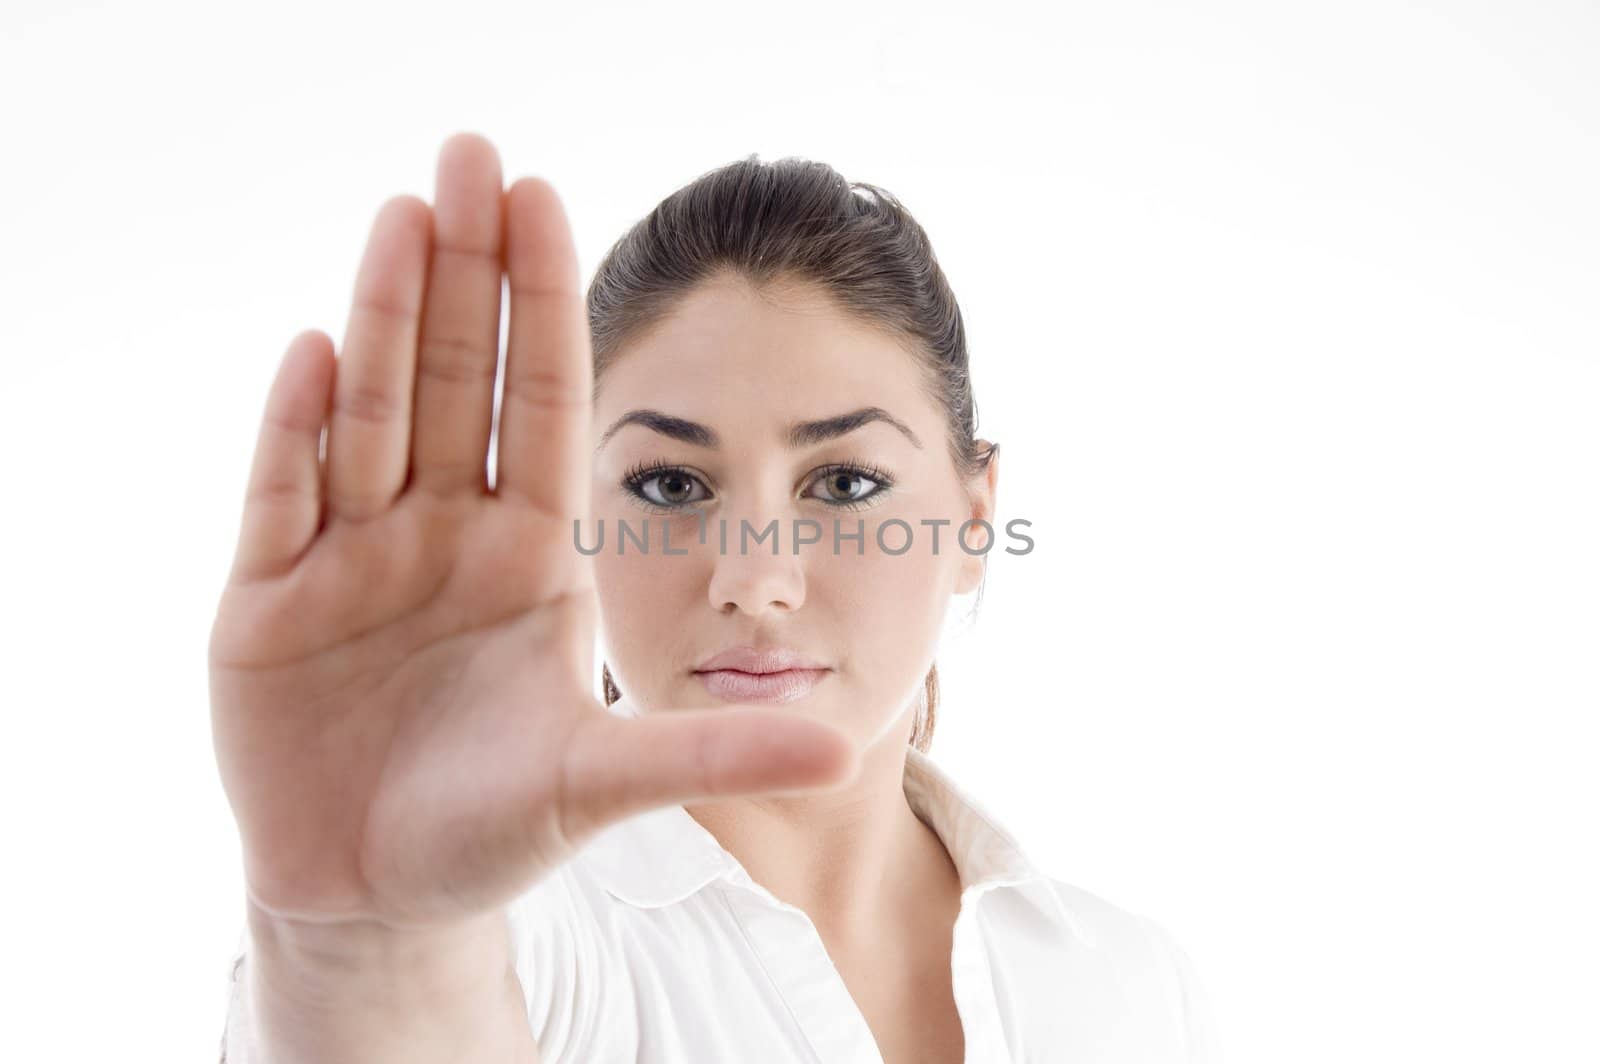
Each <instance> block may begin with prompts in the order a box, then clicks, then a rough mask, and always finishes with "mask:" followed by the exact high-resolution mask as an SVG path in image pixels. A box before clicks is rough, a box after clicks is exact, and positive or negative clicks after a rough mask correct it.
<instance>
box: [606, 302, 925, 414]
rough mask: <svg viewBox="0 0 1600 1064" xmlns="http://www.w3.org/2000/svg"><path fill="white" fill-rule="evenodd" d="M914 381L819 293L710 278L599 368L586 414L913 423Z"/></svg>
mask: <svg viewBox="0 0 1600 1064" xmlns="http://www.w3.org/2000/svg"><path fill="white" fill-rule="evenodd" d="M922 379H923V378H922V370H921V367H920V366H919V365H918V363H917V360H916V357H915V356H914V355H913V354H912V352H911V351H910V350H909V349H908V348H907V346H906V344H905V342H904V341H902V340H900V339H899V338H898V337H896V336H893V335H892V334H890V333H889V332H887V331H885V330H883V329H880V328H876V327H874V326H872V325H870V324H868V323H866V322H863V321H861V320H860V319H858V318H855V317H853V316H851V315H849V314H847V313H846V312H845V311H844V310H843V309H842V308H841V307H840V306H839V305H838V304H837V303H835V302H834V301H833V300H832V299H831V298H830V297H828V296H827V295H826V293H824V292H823V291H822V290H821V289H820V288H817V287H816V286H813V285H800V284H793V283H788V284H784V285H782V286H769V287H768V288H767V289H765V290H763V291H760V292H758V291H756V289H754V288H753V287H751V285H750V284H749V283H748V282H746V281H744V280H743V279H741V278H737V277H730V276H727V275H719V276H718V277H716V278H714V279H712V280H709V281H706V282H704V283H703V284H701V285H699V286H697V287H696V288H695V289H693V290H692V291H690V292H689V293H688V294H687V295H686V296H685V297H684V298H683V299H682V300H681V301H680V303H679V304H678V306H677V307H676V308H675V309H674V310H673V311H672V312H671V313H670V314H669V315H667V316H666V317H665V318H664V319H663V320H661V321H660V322H658V323H657V324H656V325H655V327H654V328H652V329H651V330H650V331H649V332H648V333H646V334H645V335H643V336H641V337H639V338H637V339H635V340H632V341H630V342H629V343H628V345H627V347H626V348H625V349H624V350H623V352H622V353H621V355H620V356H619V357H618V358H617V360H616V361H615V362H613V363H612V364H611V365H610V366H609V367H608V368H607V369H606V374H605V377H604V379H603V380H602V381H601V384H600V392H599V395H598V396H597V397H596V400H595V406H596V413H597V415H599V414H602V413H604V412H609V411H613V410H621V409H623V408H631V407H634V406H639V405H650V406H654V407H658V408H662V409H669V410H670V412H673V413H678V412H679V409H688V410H693V411H698V412H699V413H702V414H708V415H709V414H710V413H711V412H712V411H713V410H715V412H716V413H717V414H718V415H722V416H723V419H724V420H732V415H734V414H735V413H736V412H737V411H740V410H744V411H752V412H755V411H766V412H771V413H774V414H779V413H781V414H783V415H789V414H793V415H795V416H818V415H820V414H834V413H838V412H840V411H843V410H846V409H850V408H852V407H858V406H866V405H878V406H883V407H886V408H888V409H889V410H891V411H892V412H893V413H895V414H896V415H897V416H899V417H901V418H904V419H906V420H911V419H913V418H916V419H919V420H920V419H921V418H923V417H924V415H925V414H926V413H927V412H928V410H929V409H931V407H928V400H927V398H926V397H925V396H924V395H923V393H922ZM673 407H677V408H679V409H672V408H673ZM596 421H597V424H603V423H604V419H603V418H602V417H599V416H597V418H596Z"/></svg>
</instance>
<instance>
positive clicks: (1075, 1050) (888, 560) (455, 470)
mask: <svg viewBox="0 0 1600 1064" xmlns="http://www.w3.org/2000/svg"><path fill="white" fill-rule="evenodd" d="M436 201H437V202H436V203H435V204H434V205H433V206H432V207H431V208H430V207H429V205H427V204H426V203H423V202H422V201H420V200H417V199H415V198H413V197H398V198H396V199H394V200H391V201H390V202H389V203H388V204H386V205H385V208H384V210H382V211H381V212H380V214H379V216H378V219H377V221H376V223H375V225H374V229H373V233H372V236H371V239H370V241H369V244H368V247H367V252H366V255H365V256H364V258H363V261H362V264H361V267H360V271H359V274H358V279H357V284H356V293H355V300H354V306H353V309H352V312H351V317H350V322H349V326H348V331H347V333H346V337H345V343H344V347H343V350H342V353H341V355H340V356H339V358H338V360H337V362H336V361H335V358H334V355H333V350H332V345H331V343H330V342H329V341H328V340H327V339H326V337H324V335H323V334H321V333H318V332H307V333H303V334H301V336H299V337H297V338H296V340H295V341H294V343H293V344H291V346H290V349H289V351H288V354H287V355H286V357H285V359H284V361H283V364H282V365H281V367H280V369H279V373H278V375H277V378H276V379H275V381H274V383H273V386H272V390H271V393H270V395H269V397H268V400H267V409H266V413H265V416H264V417H263V421H262V427H261V430H260V437H259V440H258V443H257V448H256V454H255V458H254V461H253V464H252V468H251V473H250V486H249V489H248V491H247V499H246V504H245V510H244V517H243V522H242V529H241V533H240V539H239V544H238V549H237V553H236V558H235V563H234V566H233V570H232V572H231V574H230V576H229V580H228V584H227V587H226V589H225V590H224V593H223V596H222V601H221V603H220V605H219V608H218V613H217V618H216V622H215V624H214V627H213V630H212V639H211V646H210V667H211V681H212V683H211V691H212V712H213V726H214V732H215V738H216V749H217V755H218V762H219V766H220V769H221V773H222V778H223V782H224V786H225V790H226V792H227V794H228V798H229V801H230V803H231V805H232V807H233V810H234V813H235V816H236V817H237V819H238V821H239V825H240V834H241V839H242V843H243V851H244V862H245V873H246V881H247V885H248V888H249V890H248V894H249V896H248V901H247V931H248V934H249V944H250V945H249V950H248V953H247V954H246V956H244V957H242V958H241V960H242V961H243V963H242V964H241V965H238V966H237V970H238V971H239V973H240V980H239V986H240V990H239V991H238V992H237V993H236V994H235V998H234V1009H233V1012H232V1015H231V1017H230V1022H229V1025H228V1032H227V1035H226V1036H225V1038H226V1047H225V1048H226V1051H227V1054H228V1057H227V1059H229V1060H232V1061H239V1060H241V1059H259V1060H271V1061H274V1062H279V1061H291V1060H294V1061H298V1060H340V1061H359V1060H374V1061H376V1060H383V1061H397V1060H406V1061H411V1060H415V1061H426V1060H450V1061H474V1060H483V1061H490V1060H494V1061H507V1060H517V1061H532V1060H543V1061H546V1062H553V1061H568V1060H570V1061H590V1060H595V1061H611V1060H618V1061H622V1060H628V1061H633V1060H638V1061H652V1062H656V1061H659V1062H668V1061H671V1062H678V1061H695V1062H702V1061H704V1062H711V1061H747V1060H759V1061H818V1060H820V1061H826V1062H829V1064H832V1062H834V1061H878V1060H883V1061H895V1062H898V1061H919V1062H923V1061H928V1062H947V1061H948V1062H956V1061H962V1060H967V1061H985V1062H989V1061H993V1062H998V1061H1004V1060H1017V1061H1022V1060H1027V1061H1057V1060H1062V1061H1066V1060H1080V1059H1094V1060H1102V1061H1112V1060H1117V1061H1122V1060H1139V1061H1146V1060H1148V1061H1157V1060H1161V1061H1180V1060H1199V1059H1209V1057H1208V1054H1210V1053H1211V1052H1212V1050H1211V1048H1210V1046H1211V1042H1212V1037H1213V1036H1212V1035H1211V1031H1210V1022H1209V1017H1208V1015H1207V1013H1206V1011H1205V1005H1204V1001H1203V998H1202V997H1201V996H1200V991H1199V987H1198V984H1197V983H1196V982H1195V980H1194V977H1193V973H1192V970H1191V969H1190V967H1189V965H1188V963H1187V960H1186V958H1185V957H1184V956H1183V954H1182V952H1181V951H1180V950H1179V949H1178V948H1177V947H1176V946H1175V945H1174V944H1173V943H1172V941H1171V940H1170V938H1169V937H1168V936H1167V935H1166V934H1165V933H1164V931H1162V929H1161V928H1160V927H1159V926H1158V925H1156V924H1154V923H1153V922H1151V921H1149V920H1147V919H1144V918H1142V917H1139V916H1136V915H1133V914H1131V913H1127V912H1125V911H1123V910H1120V909H1118V908H1116V907H1114V906H1112V905H1110V904H1109V903H1107V902H1105V901H1103V900H1101V899H1099V898H1096V897H1095V896H1093V895H1091V894H1088V893H1087V892H1084V891H1080V890H1077V889H1075V888H1073V887H1071V886H1069V885H1067V884H1064V883H1060V882H1059V881H1056V880H1053V879H1050V878H1049V877H1047V876H1044V875H1043V874H1041V873H1040V872H1039V871H1038V869H1037V868H1036V867H1035V866H1033V865H1032V864H1031V862H1029V861H1028V860H1027V858H1026V857H1025V855H1024V854H1023V853H1022V851H1021V849H1020V847H1019V846H1018V845H1017V844H1016V842H1015V840H1013V839H1012V838H1011V836H1010V835H1009V834H1007V833H1006V832H1005V831H1004V830H1002V829H1001V828H999V827H998V826H996V825H995V824H994V823H993V821H992V818H989V817H987V816H986V815H985V814H984V813H983V811H982V810H981V809H980V808H979V807H978V806H977V805H976V804H975V803H974V802H973V801H972V800H971V799H970V797H968V796H967V795H965V794H964V793H963V792H962V791H960V790H959V789H958V788H957V787H956V786H955V784H954V783H953V781H951V780H950V779H949V778H948V777H947V776H945V775H944V774H943V773H942V772H940V770H939V769H938V768H937V767H936V766H935V764H934V763H933V761H932V760H931V759H930V758H929V757H928V756H927V754H926V750H927V743H928V739H929V737H930V736H931V733H932V728H933V721H934V714H935V711H936V705H937V702H936V700H937V687H936V673H935V671H934V668H933V658H934V655H935V651H936V649H937V642H938V636H939V632H940V630H941V627H942V623H943V620H944V615H945V609H946V607H947V605H948V602H949V598H950V596H951V595H954V594H961V593H966V592H971V591H974V590H976V589H978V588H979V587H980V585H981V581H982V577H983V574H984V557H985V556H984V554H983V553H982V552H974V551H971V550H963V549H957V547H956V545H955V542H954V536H955V535H956V533H957V531H958V530H960V526H962V525H963V524H964V523H967V522H975V521H984V522H988V521H990V519H991V518H992V517H993V514H994V504H995V495H996V484H997V476H998V462H997V461H996V453H997V449H996V448H995V447H994V446H993V445H991V444H989V443H987V442H986V441H983V440H979V439H976V438H975V437H974V434H973V430H974V423H975V411H974V406H973V401H972V396H971V391H970V387H969V383H968V372H967V358H966V349H965V341H964V336H963V332H962V324H961V317H960V314H959V311H958V309H957V306H956V303H955V300H954V298H953V296H952V295H951V294H950V291H949V289H948V286H947V285H946V283H945V281H944V278H943V275H942V274H941V272H940V271H939V268H938V266H937V264H936V262H935V260H934V257H933V253H932V250H931V248H930V247H929V245H928V243H927V240H926V237H925V235H924V234H923V232H922V230H921V229H920V227H918V226H917V225H916V223H915V222H914V221H913V220H912V219H911V218H910V217H909V216H908V215H906V213H905V212H904V210H903V209H902V208H901V207H900V206H899V204H898V203H897V202H895V201H894V199H893V198H892V197H890V196H888V195H887V194H886V193H883V192H882V191H881V190H878V189H875V188H872V187H871V186H864V185H858V186H855V187H852V186H850V185H849V184H848V183H846V182H844V181H843V180H842V179H840V178H839V176H838V175H837V174H835V173H834V172H833V171H831V170H830V169H829V168H827V167H825V166H821V165H819V164H811V163H803V162H800V161H796V160H785V161H784V162H782V163H779V164H760V163H757V162H755V161H754V160H753V159H752V160H745V161H743V162H740V163H735V164H733V165H731V166H728V167H724V168H723V169H721V170H719V171H716V172H713V173H711V174H708V175H706V176H705V177H703V178H701V179H700V180H699V181H697V182H695V183H693V184H691V185H690V186H688V187H687V188H685V189H682V190H680V191H679V192H677V193H675V194H674V195H673V196H671V197H669V198H668V199H667V200H666V201H664V202H663V203H662V204H661V205H660V206H659V207H658V208H657V209H656V210H655V211H654V212H652V214H651V215H650V216H649V217H648V218H646V219H645V220H644V221H642V222H641V223H640V224H639V225H638V226H636V227H634V229H633V230H631V231H630V232H629V233H628V234H627V235H625V236H624V237H623V239H622V240H621V241H619V242H618V243H617V245H615V246H614V247H613V248H612V249H611V251H610V253H609V254H608V255H607V257H606V259H605V261H604V262H603V263H602V264H601V266H600V268H599V270H598V272H597V275H596V277H595V279H594V281H593V283H592V284H591V286H590V288H589V290H588V299H587V308H585V304H584V300H583V299H582V297H581V296H580V294H579V288H578V282H577V266H576V257H575V254H574V251H573V247H572V242H571V237H570V233H569V231H568V228H567V224H566V219H565V215H564V212H563V211H562V209H561V206H560V203H559V201H558V199H557V198H556V195H555V193H554V190H553V189H552V188H551V187H550V186H549V185H548V184H547V183H545V182H543V181H541V180H538V179H523V180H521V181H518V182H515V183H514V184H513V185H512V186H511V188H510V189H509V190H507V191H504V192H502V179H501V173H500V165H499V161H498V158H497V156H496V154H495V152H494V149H493V148H492V147H491V146H490V145H489V144H488V143H487V142H486V141H484V140H483V139H482V138H480V137H476V136H471V135H459V136H457V137H453V138H451V139H450V140H449V141H447V142H446V144H445V146H444V149H443V151H442V153H441V157H440V165H439V174H438V188H437V195H436ZM502 266H503V268H504V271H505V273H507V274H508V275H509V279H510V289H509V291H510V299H511V307H510V326H509V334H508V338H507V349H506V363H505V368H504V381H505V383H504V397H503V400H502V401H501V402H500V403H499V406H498V431H497V433H495V432H492V431H491V426H492V423H493V422H494V415H495V410H496V403H495V399H496V396H495V386H494V382H495V368H496V353H497V349H498V346H499V344H498V331H499V330H498V326H499V318H500V293H501V273H502ZM586 311H587V312H586ZM336 368H337V372H335V370H336ZM324 425H326V429H327V436H326V447H325V453H322V451H321V449H320V439H319V437H320V434H321V432H322V430H323V427H324ZM494 440H497V441H498V442H497V445H496V444H494V443H493V442H492V441H494ZM486 460H488V461H492V462H493V469H492V471H491V470H487V469H486V468H485V467H486ZM895 519H898V520H899V521H900V522H903V525H895V526H893V527H894V528H895V529H896V531H895V532H894V533H889V532H885V533H884V535H883V536H882V537H880V536H879V535H878V533H879V532H880V531H881V530H884V529H887V528H889V527H891V526H890V524H889V523H890V522H892V521H894V520H895ZM905 530H910V532H911V533H912V534H911V535H910V536H909V537H907V536H906V533H905ZM940 530H942V532H943V536H942V539H941V538H940V537H938V536H936V535H935V533H936V532H938V531H940ZM965 531H966V532H968V533H969V535H968V537H967V538H966V540H965V542H967V543H969V544H970V543H972V542H974V540H975V539H977V540H981V536H974V535H972V529H971V528H968V529H966V530H965ZM775 533H777V537H776V539H774V534H775ZM605 537H609V539H608V538H605ZM619 537H620V539H619ZM902 546H904V549H902ZM596 609H598V618H597V616H596V612H595V611H596ZM597 619H598V621H599V623H600V628H599V631H600V632H601V634H602V636H603V642H604V645H605V646H606V648H607V655H606V662H605V667H604V669H603V673H602V676H603V686H604V690H605V702H604V704H602V703H600V702H598V701H597V700H596V699H595V698H594V697H593V696H592V695H591V693H590V683H591V679H592V676H593V672H592V666H593V659H592V649H591V648H592V646H593V637H594V635H595V632H596V628H595V624H596V621H597Z"/></svg>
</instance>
